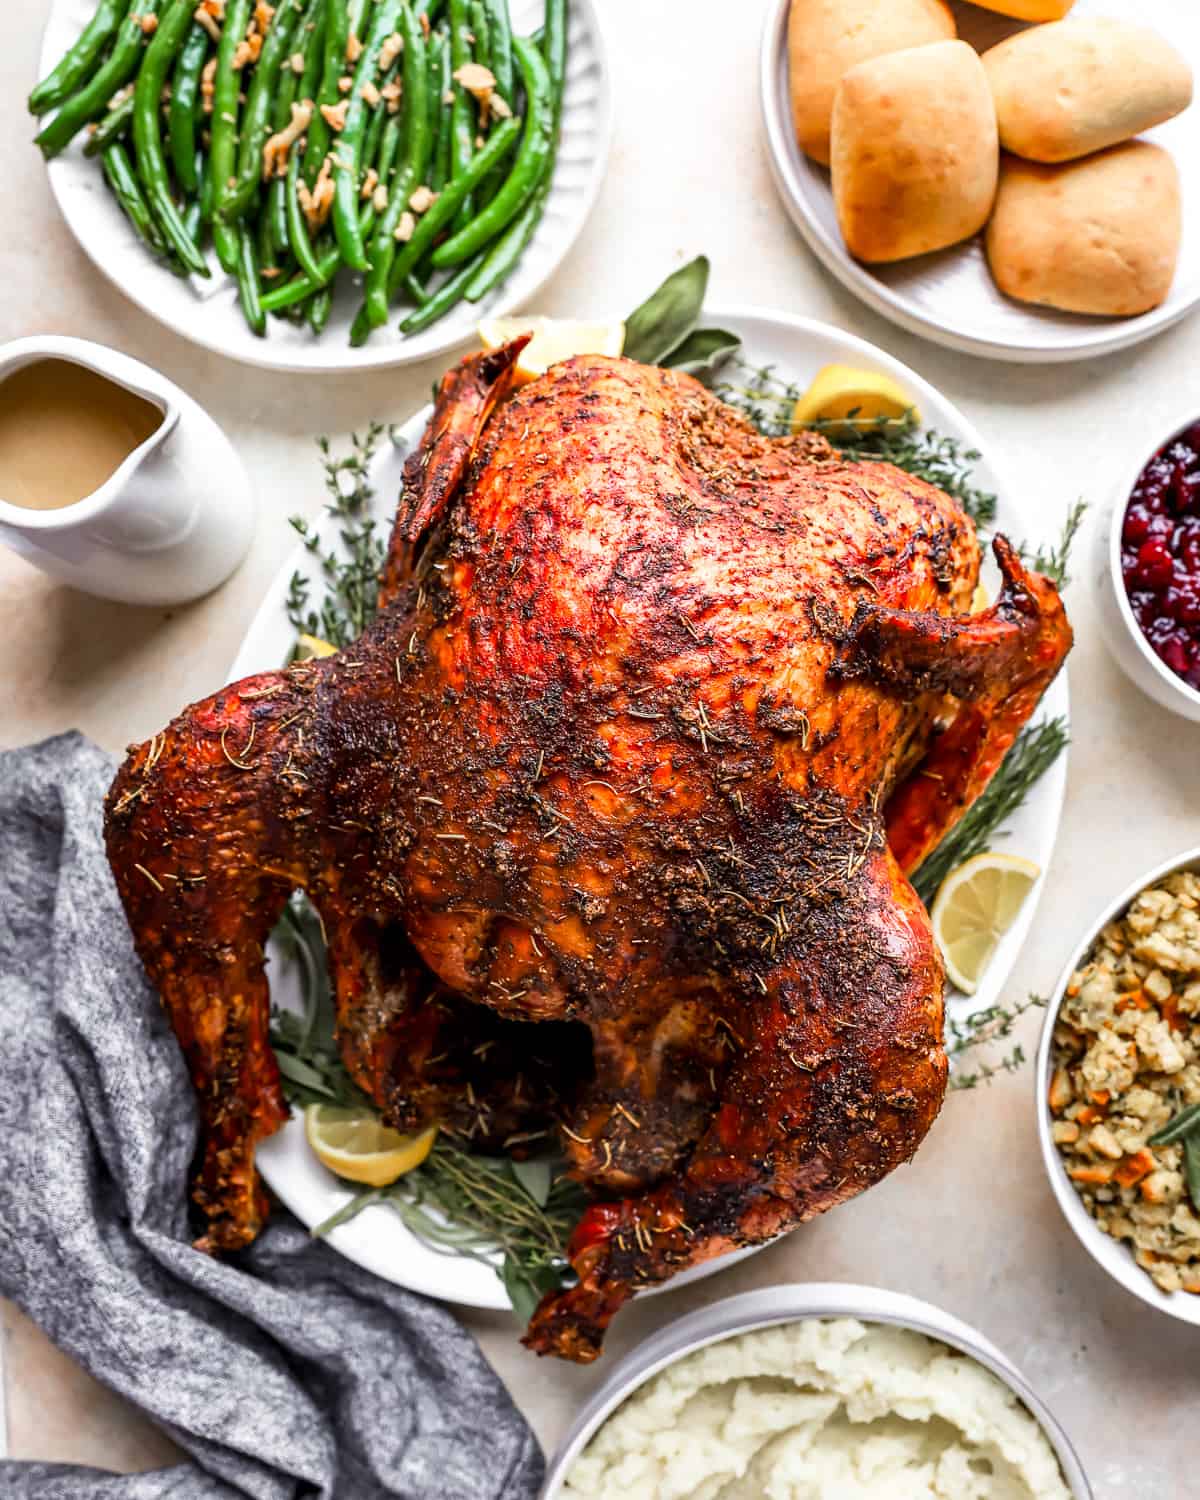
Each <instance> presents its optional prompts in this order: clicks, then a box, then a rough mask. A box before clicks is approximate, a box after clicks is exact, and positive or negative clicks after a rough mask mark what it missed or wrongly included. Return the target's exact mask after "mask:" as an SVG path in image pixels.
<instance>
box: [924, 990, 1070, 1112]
mask: <svg viewBox="0 0 1200 1500" xmlns="http://www.w3.org/2000/svg"><path fill="white" fill-rule="evenodd" d="M1045 1005H1046V1001H1045V998H1044V996H1042V995H1029V996H1027V997H1026V999H1024V1000H1021V1001H1018V1002H1017V1004H1016V1005H1002V1004H997V1005H988V1006H985V1007H984V1008H983V1009H982V1010H977V1011H973V1012H972V1013H971V1014H970V1015H969V1016H965V1017H964V1018H963V1019H962V1020H961V1021H959V1020H955V1019H954V1017H953V1016H947V1018H946V1056H947V1057H949V1058H950V1059H951V1061H953V1060H954V1059H955V1058H961V1057H962V1056H963V1055H964V1054H965V1053H967V1052H970V1051H971V1050H972V1049H973V1048H975V1047H984V1046H990V1045H992V1044H994V1043H996V1042H1001V1041H1004V1040H1006V1039H1007V1038H1008V1037H1010V1036H1011V1035H1012V1032H1013V1028H1014V1027H1015V1026H1016V1024H1017V1022H1018V1021H1019V1020H1020V1019H1021V1017H1022V1016H1023V1015H1025V1014H1026V1013H1027V1012H1028V1011H1031V1010H1036V1009H1038V1008H1043V1009H1044V1008H1045ZM1024 1062H1025V1049H1024V1047H1022V1046H1021V1044H1020V1043H1019V1042H1017V1043H1016V1044H1015V1045H1014V1046H1012V1047H1011V1048H1009V1050H1008V1051H1007V1052H1005V1053H1004V1054H1003V1055H1002V1056H1001V1057H1000V1058H999V1059H998V1060H996V1061H994V1062H993V1061H990V1060H988V1059H985V1060H983V1061H982V1062H980V1063H979V1064H978V1065H977V1066H976V1067H975V1068H974V1069H973V1070H971V1071H970V1072H964V1071H963V1070H961V1069H956V1070H954V1071H953V1072H952V1073H951V1074H950V1087H951V1089H973V1088H978V1087H979V1085H980V1084H981V1083H990V1082H991V1081H992V1079H993V1078H998V1077H999V1076H1000V1074H1001V1073H1015V1072H1017V1070H1018V1069H1019V1068H1021V1067H1022V1065H1023V1064H1024Z"/></svg>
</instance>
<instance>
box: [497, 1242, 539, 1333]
mask: <svg viewBox="0 0 1200 1500" xmlns="http://www.w3.org/2000/svg"><path fill="white" fill-rule="evenodd" d="M500 1280H501V1281H502V1282H503V1283H504V1290H505V1291H506V1292H507V1293H508V1300H509V1301H510V1302H511V1303H512V1306H513V1312H514V1314H515V1315H516V1317H517V1320H518V1322H521V1323H528V1322H529V1320H530V1318H532V1317H533V1315H534V1313H535V1312H536V1311H537V1305H538V1303H539V1301H540V1300H541V1298H540V1297H539V1296H538V1293H537V1291H536V1290H535V1289H534V1287H532V1286H531V1285H530V1283H529V1281H528V1280H527V1278H526V1275H525V1272H524V1270H523V1269H522V1266H521V1263H520V1261H519V1260H517V1259H516V1258H515V1256H512V1255H506V1256H505V1257H504V1264H503V1265H502V1266H501V1268H500Z"/></svg>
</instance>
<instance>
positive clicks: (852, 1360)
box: [542, 1284, 1092, 1500]
mask: <svg viewBox="0 0 1200 1500" xmlns="http://www.w3.org/2000/svg"><path fill="white" fill-rule="evenodd" d="M835 1496H836V1497H837V1500H1091V1496H1092V1491H1091V1489H1090V1488H1089V1486H1088V1482H1087V1479H1086V1478H1085V1476H1084V1473H1083V1470H1082V1468H1081V1467H1080V1464H1079V1460H1078V1458H1077V1457H1076V1456H1075V1453H1074V1451H1073V1449H1072V1448H1071V1445H1070V1443H1069V1442H1068V1440H1067V1437H1066V1435H1065V1433H1064V1432H1063V1431H1062V1429H1061V1428H1060V1427H1059V1426H1058V1424H1057V1422H1056V1421H1055V1419H1054V1418H1053V1417H1052V1416H1051V1414H1050V1412H1049V1411H1048V1410H1047V1409H1046V1407H1045V1406H1044V1405H1043V1404H1042V1403H1041V1401H1040V1400H1039V1399H1038V1397H1037V1396H1036V1395H1035V1394H1034V1392H1033V1391H1032V1390H1031V1389H1030V1387H1029V1386H1028V1384H1027V1383H1026V1382H1025V1380H1024V1379H1023V1377H1022V1376H1021V1375H1020V1374H1019V1373H1018V1372H1017V1371H1016V1370H1015V1369H1014V1368H1013V1366H1012V1365H1011V1364H1010V1363H1009V1362H1008V1360H1007V1359H1005V1357H1004V1356H1003V1355H1002V1354H1001V1353H1000V1352H999V1350H997V1349H995V1348H993V1347H992V1345H991V1344H989V1343H988V1342H987V1341H986V1340H985V1339H984V1338H983V1337H982V1336H981V1335H980V1334H978V1333H976V1332H975V1331H974V1330H973V1329H971V1328H969V1327H967V1325H966V1324H964V1323H960V1322H959V1321H958V1320H957V1319H955V1318H952V1317H950V1316H949V1315H948V1314H946V1313H943V1312H941V1311H939V1309H937V1308H935V1307H931V1306H930V1305H929V1304H928V1303H924V1302H919V1301H917V1300H916V1299H915V1298H912V1297H906V1296H902V1295H900V1294H899V1293H895V1292H887V1291H882V1290H880V1289H878V1288H872V1287H860V1286H849V1285H837V1284H813V1285H807V1286H779V1287H768V1288H764V1289H763V1290H761V1291H756V1292H747V1293H745V1294H744V1295H742V1296H738V1297H730V1298H727V1299H725V1300H724V1301H722V1302H718V1303H715V1304H714V1305H713V1306H711V1307H707V1308H702V1309H701V1310H700V1311H698V1312H696V1313H692V1314H691V1315H690V1316H688V1317H685V1318H682V1319H680V1320H679V1321H678V1322H677V1323H673V1324H671V1325H670V1326H669V1327H667V1328H665V1329H663V1330H662V1331H661V1332H659V1333H658V1334H656V1335H654V1336H653V1337H651V1338H650V1339H647V1340H646V1342H645V1343H643V1344H642V1345H640V1346H639V1347H638V1348H637V1349H635V1350H634V1351H633V1352H632V1353H631V1354H630V1355H629V1356H627V1357H626V1359H625V1360H623V1361H622V1362H621V1363H620V1364H619V1365H618V1366H617V1367H616V1368H615V1369H614V1370H613V1372H612V1374H611V1375H610V1377H609V1379H608V1381H607V1382H606V1384H605V1385H604V1386H603V1387H602V1388H601V1390H600V1391H598V1392H597V1393H596V1395H595V1396H594V1397H593V1399H592V1400H591V1402H589V1404H588V1405H587V1406H586V1407H585V1408H584V1410H583V1411H582V1412H581V1413H580V1415H579V1417H578V1419H577V1420H576V1422H575V1424H574V1426H573V1428H572V1429H571V1431H570V1432H569V1433H568V1435H567V1438H566V1440H565V1442H564V1443H563V1445H562V1447H561V1448H560V1450H559V1452H558V1455H557V1456H556V1458H555V1459H554V1461H553V1463H552V1464H551V1466H550V1470H549V1473H548V1475H547V1479H546V1485H545V1488H544V1489H543V1491H542V1500H584V1497H586V1500H832V1497H835Z"/></svg>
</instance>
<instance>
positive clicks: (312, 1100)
mask: <svg viewBox="0 0 1200 1500" xmlns="http://www.w3.org/2000/svg"><path fill="white" fill-rule="evenodd" d="M275 935H276V938H277V940H278V941H279V943H280V946H281V947H282V948H283V951H284V953H285V955H286V956H287V958H288V959H289V960H290V961H291V962H293V963H295V964H297V965H299V967H300V969H301V974H302V979H303V991H304V1012H303V1014H302V1015H296V1014H295V1013H294V1012H290V1011H280V1010H276V1011H274V1012H273V1014H272V1017H271V1030H270V1039H271V1045H272V1047H273V1048H274V1050H275V1056H276V1059H277V1060H278V1062H279V1070H280V1073H281V1074H282V1078H283V1092H284V1096H285V1097H286V1098H287V1101H288V1103H289V1104H291V1105H293V1106H295V1107H301V1108H302V1107H305V1106H307V1105H309V1104H339V1105H343V1106H345V1107H348V1108H364V1109H369V1110H374V1108H375V1106H374V1105H373V1103H372V1102H371V1101H370V1100H369V1099H368V1098H367V1097H366V1095H365V1094H363V1093H362V1092H361V1091H360V1090H359V1089H358V1088H357V1087H356V1086H355V1084H354V1083H353V1081H352V1080H351V1078H350V1076H349V1074H348V1073H347V1072H346V1069H345V1065H344V1064H343V1062H342V1058H341V1054H340V1052H339V1050H338V1045H337V1038H336V1034H335V1029H334V1006H333V996H332V993H331V990H330V985H329V976H328V972H327V969H326V965H325V943H324V935H323V933H322V931H321V925H320V921H319V919H318V917H317V915H316V913H315V912H314V911H313V909H312V907H311V906H310V905H309V904H308V902H307V901H306V900H305V899H304V898H303V897H302V896H296V897H294V898H293V900H292V901H291V902H290V903H289V905H288V906H287V908H286V909H285V914H284V917H283V920H282V921H281V922H280V924H279V926H278V927H277V928H276V934H275ZM347 1186H348V1187H350V1188H352V1189H353V1192H354V1196H353V1197H352V1198H351V1199H350V1201H349V1202H348V1203H347V1204H345V1205H344V1206H343V1207H342V1208H341V1209H339V1210H338V1212H337V1213H336V1214H334V1215H332V1217H330V1218H329V1219H327V1220H326V1221H325V1222H324V1223H323V1224H320V1225H318V1226H317V1228H316V1229H314V1231H313V1233H314V1234H316V1235H325V1234H328V1233H329V1231H330V1230H331V1229H334V1228H336V1227H337V1226H338V1225H339V1224H345V1223H347V1222H348V1221H349V1220H350V1219H352V1218H354V1217H355V1216H356V1215H357V1214H360V1213H361V1212H362V1211H363V1209H364V1208H368V1207H369V1206H370V1205H371V1204H373V1203H381V1204H384V1205H386V1206H387V1207H388V1208H390V1209H392V1210H393V1211H394V1212H395V1213H396V1214H398V1215H399V1217H400V1219H401V1221H402V1222H403V1223H404V1224H405V1226H406V1227H407V1228H408V1229H409V1230H410V1231H411V1232H412V1233H413V1234H415V1235H416V1236H417V1237H418V1238H419V1239H421V1240H423V1241H424V1242H425V1243H426V1244H427V1245H429V1246H431V1247H432V1248H433V1249H436V1250H441V1251H444V1252H445V1253H446V1254H452V1255H469V1256H472V1257H474V1258H476V1259H478V1260H481V1261H484V1262H485V1263H486V1264H488V1265H491V1266H492V1267H493V1268H494V1269H495V1271H496V1274H497V1275H498V1276H499V1277H500V1279H501V1281H502V1282H503V1283H504V1287H505V1290H506V1291H507V1292H508V1295H509V1299H510V1301H511V1302H512V1304H513V1308H514V1309H515V1311H516V1313H517V1315H518V1316H519V1317H520V1318H522V1320H528V1318H529V1317H530V1316H531V1315H532V1313H533V1310H534V1308H535V1307H536V1306H537V1304H538V1301H539V1300H540V1299H541V1297H542V1296H543V1294H544V1293H545V1292H547V1291H551V1290H553V1289H555V1288H556V1287H561V1286H563V1285H564V1284H565V1281H566V1279H567V1277H568V1276H569V1271H568V1267H567V1263H566V1256H565V1246H566V1243H567V1239H568V1236H569V1235H570V1232H571V1230H572V1228H573V1227H574V1225H575V1223H576V1221H577V1220H578V1218H579V1216H580V1214H581V1213H582V1212H583V1209H584V1206H585V1203H586V1198H585V1195H584V1193H583V1191H582V1189H581V1188H580V1187H579V1186H578V1185H577V1184H576V1183H574V1182H572V1181H571V1180H570V1178H568V1177H566V1176H565V1175H564V1174H563V1172H562V1170H561V1163H559V1162H557V1161H551V1160H548V1159H546V1158H537V1159H534V1160H532V1161H523V1162H517V1161H510V1160H508V1159H507V1158H497V1157H487V1156H477V1155H473V1154H471V1153H469V1152H466V1151H463V1150H462V1149H461V1148H460V1147H458V1146H456V1145H454V1144H453V1143H452V1142H450V1141H449V1140H447V1139H446V1138H445V1137H444V1136H443V1137H440V1138H439V1139H438V1141H437V1142H436V1144H435V1145H434V1148H433V1151H432V1152H431V1153H430V1155H429V1156H428V1157H427V1158H426V1160H425V1162H424V1163H423V1164H422V1165H421V1166H420V1167H418V1168H416V1169H415V1170H414V1171H412V1172H409V1173H408V1174H407V1175H405V1176H404V1177H401V1178H400V1179H399V1181H397V1182H395V1183H393V1184H392V1185H391V1186H390V1187H386V1188H360V1187H359V1186H358V1185H357V1184H351V1183H348V1184H347Z"/></svg>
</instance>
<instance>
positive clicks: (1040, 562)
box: [1021, 500, 1087, 589]
mask: <svg viewBox="0 0 1200 1500" xmlns="http://www.w3.org/2000/svg"><path fill="white" fill-rule="evenodd" d="M1086 514H1087V501H1086V500H1076V502H1075V504H1074V505H1072V507H1071V509H1070V510H1069V511H1068V512H1067V519H1066V520H1065V521H1064V522H1063V529H1062V532H1061V534H1060V535H1059V538H1058V541H1057V542H1056V543H1055V544H1054V546H1052V547H1047V546H1045V545H1044V544H1043V545H1042V546H1040V547H1038V549H1037V551H1036V552H1034V554H1033V556H1032V557H1030V555H1029V549H1028V547H1026V546H1022V548H1021V556H1022V557H1023V558H1025V560H1026V561H1027V562H1028V563H1029V566H1030V567H1031V568H1033V569H1034V571H1035V572H1038V573H1044V574H1045V575H1046V577H1047V578H1050V579H1052V580H1053V581H1054V583H1055V584H1056V585H1057V586H1058V587H1059V588H1060V589H1065V588H1066V586H1067V584H1069V583H1070V581H1071V575H1070V573H1069V572H1068V571H1067V570H1068V568H1069V566H1070V562H1071V548H1072V546H1073V545H1074V542H1075V537H1076V536H1077V534H1078V532H1079V528H1080V526H1082V525H1083V518H1084V516H1085V515H1086Z"/></svg>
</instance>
